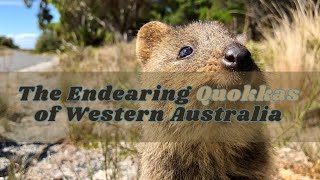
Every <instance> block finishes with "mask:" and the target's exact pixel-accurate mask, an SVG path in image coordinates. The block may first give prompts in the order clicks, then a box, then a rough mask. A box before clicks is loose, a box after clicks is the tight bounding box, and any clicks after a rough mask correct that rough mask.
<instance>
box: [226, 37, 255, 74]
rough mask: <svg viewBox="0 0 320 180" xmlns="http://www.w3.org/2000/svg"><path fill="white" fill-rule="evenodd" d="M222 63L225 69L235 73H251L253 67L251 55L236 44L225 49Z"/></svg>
mask: <svg viewBox="0 0 320 180" xmlns="http://www.w3.org/2000/svg"><path fill="white" fill-rule="evenodd" d="M222 63H223V65H224V66H225V67H226V68H227V69H230V70H235V71H251V70H252V67H253V60H252V58H251V53H250V52H249V50H248V49H247V48H246V47H244V46H243V45H241V44H238V43H234V44H231V45H230V46H228V47H227V48H226V50H225V52H224V58H223V60H222Z"/></svg>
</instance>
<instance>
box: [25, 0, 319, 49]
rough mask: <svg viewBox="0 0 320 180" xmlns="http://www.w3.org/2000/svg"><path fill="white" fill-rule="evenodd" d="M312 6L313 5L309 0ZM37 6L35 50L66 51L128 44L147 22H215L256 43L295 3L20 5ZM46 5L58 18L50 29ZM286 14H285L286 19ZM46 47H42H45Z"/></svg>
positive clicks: (158, 0) (122, 0)
mask: <svg viewBox="0 0 320 180" xmlns="http://www.w3.org/2000/svg"><path fill="white" fill-rule="evenodd" d="M314 1H316V0H314ZM24 2H25V4H26V6H27V7H31V6H39V13H38V20H39V21H38V22H39V23H38V24H39V28H40V29H42V30H43V33H42V36H41V37H40V38H39V40H38V43H37V46H36V50H37V51H39V52H44V51H51V50H56V49H59V50H66V49H68V48H70V46H80V47H85V46H101V45H105V44H112V43H115V42H119V41H131V40H132V39H133V38H134V37H135V35H136V33H137V31H138V29H139V28H140V27H141V26H142V25H143V24H144V23H146V22H148V21H151V20H159V21H163V22H166V23H169V24H171V25H182V24H186V23H189V22H191V21H197V20H203V21H211V20H218V21H221V22H223V23H225V24H226V25H227V26H228V27H229V29H230V30H231V31H232V32H234V33H237V34H239V33H243V32H245V33H246V38H248V39H253V40H260V39H261V37H262V35H261V32H260V29H259V27H260V25H261V24H262V23H263V24H268V23H269V21H270V19H271V18H274V17H279V16H280V15H281V14H282V13H284V12H287V11H288V8H290V7H294V5H295V1H277V0H269V1H266V2H265V1H256V0H177V1H170V0H136V1H134V0H79V1H69V0H40V3H39V1H38V0H24ZM49 5H53V6H54V7H55V8H56V9H57V10H58V11H59V13H60V22H58V23H51V21H52V19H53V16H52V15H51V14H50V8H49ZM286 14H288V13H286ZM46 43H47V44H46Z"/></svg>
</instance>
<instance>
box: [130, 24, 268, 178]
mask: <svg viewBox="0 0 320 180" xmlns="http://www.w3.org/2000/svg"><path fill="white" fill-rule="evenodd" d="M234 42H237V41H236V39H235V38H234V37H233V36H232V35H231V34H230V33H229V32H228V30H227V29H226V28H225V27H224V26H223V25H222V24H220V23H218V22H208V23H202V22H195V23H192V24H189V25H187V26H179V27H172V26H169V25H166V24H164V23H161V22H150V23H147V24H146V25H144V26H143V27H142V28H141V29H140V31H139V33H138V37H137V49H136V51H137V56H138V59H139V60H140V61H141V62H142V64H143V69H144V72H164V73H163V74H162V75H159V74H153V75H152V78H151V77H150V76H149V77H148V78H145V79H144V80H143V83H144V85H146V84H147V86H153V85H155V84H161V85H166V86H168V87H174V88H177V89H179V88H182V87H185V86H186V85H191V84H192V85H193V86H194V87H197V86H201V85H212V86H217V87H228V86H232V85H233V84H235V83H240V82H235V81H237V80H239V79H241V78H238V76H239V74H237V73H235V74H234V73H232V72H230V71H228V70H226V69H224V68H223V67H222V65H221V64H220V59H221V58H223V56H224V53H223V52H224V49H225V48H226V47H227V46H228V45H230V44H231V43H234ZM184 46H191V47H193V48H194V52H193V55H192V56H190V57H189V58H186V59H177V55H178V53H179V51H180V49H181V48H182V47H184ZM255 67H256V65H255ZM171 72H183V73H193V72H210V73H214V74H213V75H208V74H201V73H200V75H195V76H193V75H190V76H189V77H186V76H187V75H184V74H180V75H179V74H175V75H173V74H170V73H171ZM160 76H162V77H161V78H159V77H160ZM172 76H175V77H172ZM235 79H236V80H235ZM254 81H256V84H259V83H260V84H261V83H264V77H263V74H262V73H261V72H260V71H259V69H258V68H257V67H256V74H255V80H254ZM189 99H195V93H194V92H192V93H191V95H190V97H189ZM224 105H225V106H228V107H232V108H235V109H241V108H245V106H248V103H247V104H245V103H226V104H224ZM251 105H252V104H251ZM217 106H218V104H214V105H212V106H209V107H203V106H202V105H201V104H200V103H199V102H189V103H188V104H186V105H185V106H184V107H185V108H186V109H214V108H216V107H217ZM142 108H147V109H163V110H164V111H165V112H166V114H167V115H165V118H168V116H169V114H171V113H169V112H173V111H174V109H175V108H176V105H175V104H174V103H159V102H147V103H143V105H142ZM261 129H262V128H261V126H260V125H259V123H257V124H255V125H252V124H250V123H242V124H241V123H234V124H233V123H227V124H223V123H220V124H218V123H214V124H213V123H207V124H205V125H203V123H200V122H194V123H186V122H179V123H172V122H167V121H166V122H161V123H154V122H153V123H150V122H146V123H145V124H144V128H143V130H144V136H145V137H146V139H148V140H146V141H145V142H144V143H142V145H141V147H140V152H141V179H146V180H149V179H152V180H160V179H186V180H193V179H222V180H224V179H226V180H227V179H252V180H253V179H254V180H257V179H269V175H270V169H271V160H270V159H271V158H270V152H271V146H270V144H269V140H268V138H267V136H266V135H264V133H263V132H262V130H261Z"/></svg>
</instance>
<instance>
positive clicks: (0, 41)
mask: <svg viewBox="0 0 320 180" xmlns="http://www.w3.org/2000/svg"><path fill="white" fill-rule="evenodd" d="M0 46H4V47H8V48H11V49H18V46H16V45H15V44H14V43H13V40H12V39H11V38H7V37H4V36H0Z"/></svg>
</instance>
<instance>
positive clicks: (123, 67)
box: [61, 41, 140, 72]
mask: <svg viewBox="0 0 320 180" xmlns="http://www.w3.org/2000/svg"><path fill="white" fill-rule="evenodd" d="M61 67H62V70H63V71H66V72H137V71H139V69H140V64H139V62H138V61H137V60H136V56H135V41H133V42H131V43H124V42H122V43H117V44H114V45H112V46H105V47H102V48H98V49H93V48H86V49H84V50H83V49H81V50H80V49H78V50H76V51H73V52H71V53H68V54H65V55H63V56H62V57H61Z"/></svg>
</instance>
